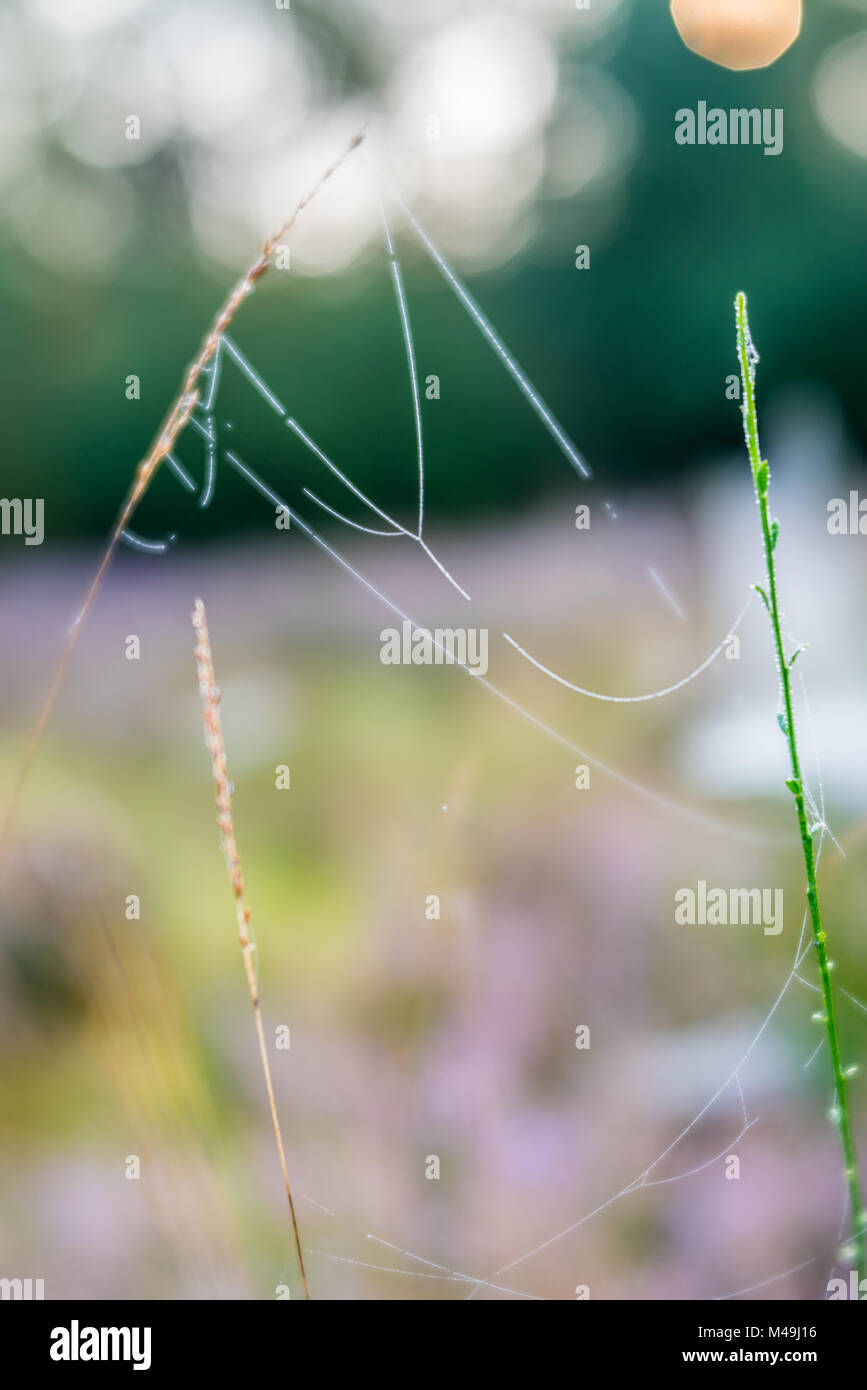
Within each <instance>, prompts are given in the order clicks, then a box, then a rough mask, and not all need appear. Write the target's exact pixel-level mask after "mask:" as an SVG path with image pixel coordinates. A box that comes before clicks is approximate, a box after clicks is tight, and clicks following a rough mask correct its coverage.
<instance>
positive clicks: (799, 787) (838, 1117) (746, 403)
mask: <svg viewBox="0 0 867 1390" xmlns="http://www.w3.org/2000/svg"><path fill="white" fill-rule="evenodd" d="M735 321H736V325H737V351H738V360H739V362H740V369H741V385H742V400H741V410H742V413H743V417H744V436H745V438H746V443H747V452H748V454H749V460H750V467H751V469H752V475H753V485H754V487H755V493H756V501H757V503H758V508H759V516H760V518H761V526H762V544H763V547H764V554H765V577H766V583H767V588H766V589H764V588H762V587H761V585H758V584H757V585H756V586H755V588H756V589H757V591H758V593H759V595H760V597H761V599H762V602H763V603H764V605H765V608H766V609H767V613H768V617H769V618H770V622H771V630H772V632H773V638H774V653H775V656H776V662H777V670H778V672H779V677H780V687H781V693H782V706H783V708H782V712H781V713H780V715H779V716H778V722H779V724H780V728H781V729H782V732H783V734H784V736H785V739H786V743H787V745H788V749H789V764H790V768H791V774H792V775H791V777H790V778H788V779H787V781H786V786H787V787H788V789H789V791H790V792H791V794H792V796H793V797H794V801H795V808H796V811H797V817H798V830H799V832H800V837H801V850H802V853H803V857H804V872H805V875H806V883H807V906H808V908H809V912H810V922H811V923H812V927H813V943H814V946H815V949H816V961H817V963H818V967H819V980H820V983H821V989H822V1000H823V1006H824V1007H823V1013H822V1022H824V1025H825V1032H826V1035H827V1038H828V1051H829V1053H830V1056H831V1067H832V1071H833V1075H834V1097H835V1101H834V1108H833V1119H834V1122H835V1124H836V1127H837V1133H838V1135H839V1138H840V1147H841V1149H842V1151H843V1165H844V1170H845V1177H846V1187H847V1191H848V1195H849V1205H850V1207H851V1215H852V1225H851V1231H852V1233H853V1234H852V1236H851V1238H850V1241H849V1242H848V1244H849V1247H850V1249H851V1250H852V1251H853V1252H854V1259H855V1265H856V1267H857V1270H858V1280H859V1283H860V1281H861V1280H862V1279H863V1278H864V1277H865V1251H864V1224H865V1221H864V1212H863V1208H862V1204H861V1185H860V1179H859V1175H858V1164H857V1159H856V1155H855V1141H854V1139H853V1137H852V1125H851V1121H850V1116H849V1097H848V1086H847V1076H848V1069H847V1068H845V1067H844V1066H843V1061H842V1058H841V1055H840V1037H839V1032H838V1029H837V1013H836V1008H835V1004H834V990H833V986H832V984H831V968H830V966H829V963H828V947H827V940H826V936H825V930H824V927H823V925H822V912H821V908H820V905H819V888H818V883H817V879H816V855H815V851H814V848H813V837H812V834H811V831H810V826H809V822H808V820H807V809H806V794H805V789H804V783H803V778H802V775H801V760H800V755H799V752H798V739H797V732H796V729H795V712H794V705H793V701H792V679H791V670H792V666H793V664H794V662H795V659H796V657H797V656H798V654H799V652H800V651H801V650H802V649H801V648H797V649H796V650H795V652H794V653H793V654H792V655H791V656H788V657H787V656H786V652H785V649H784V646H783V631H782V623H781V620H780V607H779V600H778V586H777V571H776V563H775V559H774V553H775V550H776V546H777V541H778V538H779V524H778V523H777V522H776V521H772V520H771V512H770V503H769V500H768V485H769V482H770V469H769V467H768V463H767V460H764V459H763V458H762V453H761V447H760V445H759V426H758V416H757V412H756V363H757V362H758V360H759V358H758V353H757V352H756V349H755V346H754V344H753V340H752V336H751V334H750V324H749V317H748V314H747V298H746V295H745V294H743V293H742V292H741V293H740V294H738V296H737V299H736V300H735Z"/></svg>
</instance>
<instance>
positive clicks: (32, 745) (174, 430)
mask: <svg viewBox="0 0 867 1390" xmlns="http://www.w3.org/2000/svg"><path fill="white" fill-rule="evenodd" d="M363 139H364V131H363V130H362V131H359V133H358V134H357V135H354V136H353V138H352V139H351V140H350V142H349V144H348V145H347V147H346V149H345V150H344V151H343V153H342V154H341V155H340V156H339V157H338V158H337V159H335V161H334V163H333V164H331V165H330V166H329V168H327V169H326V170H325V172H324V174H322V175H321V176H320V178H318V179H317V181H316V183H315V184H314V185H313V187H312V188H311V189H309V191H308V192H307V193H306V194H305V195H304V197H303V198H302V199H301V201H300V202H299V203H298V205H297V206H296V208H295V211H294V212H293V213H292V216H291V217H289V218H287V220H286V221H285V222H284V223H283V226H282V227H281V228H280V230H279V231H277V232H275V233H274V234H273V236H270V237H269V238H268V240H267V241H266V242H265V244H264V245H263V247H262V249H261V251H260V252H259V255H258V256H257V257H256V259H255V260H254V261H253V263H252V265H251V266H250V267H249V269H248V270H247V271H246V272H245V273H244V274H243V275H242V276H241V278H240V280H239V281H238V283H237V284H236V285H235V286H234V288H233V289H232V291H231V293H230V294H229V295H228V296H227V298H226V300H225V301H224V303H223V304H222V305H221V306H220V309H219V310H218V312H217V314H216V315H215V317H214V320H213V322H212V324H211V326H210V328H209V329H208V331H207V333H206V334H205V337H204V339H203V341H202V345H201V347H200V348H199V351H198V353H197V355H196V357H195V359H194V360H193V361H192V362H191V363H190V365H189V367H188V368H187V370H186V374H185V376H184V379H183V384H182V385H181V389H180V391H179V392H178V394H177V396H176V397H175V400H174V401H173V403H172V405H171V406H170V408H169V411H168V414H167V415H166V417H165V419H164V420H163V423H162V424H161V425H160V428H159V430H158V431H157V433H156V436H155V437H154V440H153V442H152V444H151V446H150V448H149V449H148V451H147V453H146V454H145V456H144V458H143V459H142V460H141V462H140V463H139V464H138V467H137V468H136V470H135V473H134V474H133V479H132V482H131V483H130V487H129V491H128V492H127V495H126V497H125V498H124V500H123V503H122V505H121V508H120V511H119V512H118V515H117V520H116V521H115V524H114V528H113V530H112V532H111V535H110V537H109V541H108V544H107V546H106V548H105V550H104V552H103V555H102V559H101V560H100V562H99V566H98V567H97V570H96V573H95V574H94V576H93V579H92V580H91V583H90V587H89V589H88V591H87V593H86V595H85V597H84V602H83V604H82V605H81V608H80V609H79V611H78V615H77V617H76V619H75V622H74V623H73V625H72V627H71V628H70V631H69V635H68V636H67V639H66V642H65V643H64V646H63V650H62V652H61V654H60V658H59V660H58V663H57V665H56V667H55V668H54V674H53V676H52V678H51V684H50V686H49V688H48V693H47V695H46V696H45V699H44V701H43V703H42V707H41V709H40V711H39V716H38V718H37V720H36V724H35V725H34V728H33V732H32V734H31V735H30V740H29V742H28V745H27V748H26V750H25V753H24V757H23V759H22V761H21V765H20V767H19V770H18V774H17V777H16V779H15V782H14V785H13V788H12V793H11V795H10V797H9V801H8V803H7V806H6V811H5V814H4V817H3V822H2V824H0V850H2V848H3V847H4V845H5V844H6V841H7V839H8V837H9V835H10V833H11V829H12V824H13V821H14V818H15V813H16V811H17V809H18V803H19V801H20V799H21V793H22V791H23V789H24V784H25V782H26V780H27V774H28V772H29V771H30V766H31V763H32V762H33V759H34V757H35V755H36V751H37V749H38V748H39V744H40V743H41V741H42V735H43V733H44V732H45V729H46V726H47V724H48V721H49V720H50V718H51V715H52V712H53V710H54V706H55V704H56V702H57V697H58V695H59V694H60V689H61V686H62V685H63V680H64V677H65V675H66V670H67V667H68V665H69V662H70V659H71V657H72V653H73V651H74V650H75V646H76V644H77V642H78V638H79V635H80V633H81V629H82V628H83V626H84V622H85V619H86V618H87V615H88V613H89V612H90V610H91V608H92V607H93V603H94V600H95V598H96V595H97V594H98V592H99V590H100V588H101V586H102V581H103V579H104V578H105V575H106V573H107V571H108V568H109V566H110V564H111V562H112V560H113V558H114V555H115V552H116V550H117V548H118V546H119V545H120V540H121V536H122V535H123V532H124V531H125V529H126V527H127V526H128V525H129V524H130V522H131V521H132V518H133V516H134V514H135V512H136V510H137V508H138V505H139V503H140V502H141V500H142V498H143V497H144V495H145V493H146V492H147V490H148V488H149V487H150V485H151V483H152V482H153V479H154V477H155V476H156V473H157V470H158V469H159V466H160V464H161V463H162V461H163V459H164V458H165V457H166V455H167V454H170V453H171V452H172V449H173V448H174V446H175V443H176V442H177V440H178V437H179V436H180V434H181V433H182V432H183V430H184V428H185V426H186V425H187V423H188V421H189V419H190V416H191V415H192V413H193V411H194V410H195V408H196V406H197V404H198V401H199V378H200V377H201V375H202V372H203V371H205V370H206V369H207V367H208V364H209V363H210V361H211V359H212V358H213V356H214V354H215V352H216V351H217V348H218V347H219V345H220V339H221V338H222V336H223V334H224V333H225V332H226V330H227V329H228V327H229V325H230V324H231V322H232V320H233V319H234V317H235V315H236V314H237V312H238V310H239V309H240V307H241V305H242V304H243V303H244V301H245V299H246V298H247V297H248V295H250V294H252V292H253V290H254V289H255V288H256V285H257V284H258V282H259V280H261V278H262V276H263V275H265V274H266V273H267V271H268V269H269V268H270V266H271V264H272V260H271V257H272V256H273V254H274V251H275V250H276V248H277V245H278V243H279V242H280V241H282V239H283V237H285V236H287V235H288V233H289V232H291V230H292V228H293V227H294V226H295V223H296V222H297V220H298V218H299V217H300V216H301V213H302V212H303V211H304V209H305V208H306V207H307V205H308V203H311V202H312V201H313V199H314V198H315V197H316V195H317V193H318V192H319V190H320V189H321V188H322V186H323V184H325V183H327V181H328V180H329V179H330V178H331V177H332V175H333V174H335V173H336V172H337V170H338V169H339V168H340V167H341V165H342V164H343V163H344V161H345V160H346V159H348V158H349V156H350V155H351V154H352V152H353V150H355V149H357V148H358V146H359V145H360V144H361V142H362V140H363Z"/></svg>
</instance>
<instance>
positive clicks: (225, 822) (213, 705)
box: [192, 598, 310, 1299]
mask: <svg viewBox="0 0 867 1390" xmlns="http://www.w3.org/2000/svg"><path fill="white" fill-rule="evenodd" d="M192 619H193V627H194V628H195V630H196V670H197V673H198V677H199V694H200V696H201V700H202V712H203V714H204V720H205V744H206V746H207V749H208V752H209V753H210V755H211V764H212V767H213V770H214V783H215V785H216V788H217V798H216V799H217V824H218V825H219V827H220V831H221V833H222V837H223V839H222V849H223V854H224V855H225V859H226V868H227V870H228V873H229V882H230V884H231V886H232V895H233V897H234V899H235V916H236V918H237V922H238V940H239V941H240V943H241V952H242V955H243V957H244V971H245V973H246V976H247V985H248V988H249V990H250V1001H251V1003H252V1005H253V1017H254V1019H255V1022H256V1037H257V1039H258V1043H259V1056H260V1057H261V1059H262V1072H263V1075H264V1077H265V1090H266V1091H267V1093H268V1105H269V1106H270V1109H271V1122H272V1124H273V1126H274V1138H275V1139H276V1141H277V1152H278V1154H279V1157H280V1169H281V1171H282V1173H283V1184H284V1186H285V1188H286V1197H287V1200H288V1202H289V1217H290V1221H291V1224H292V1235H293V1238H294V1241H295V1249H296V1251H297V1253H298V1267H299V1269H300V1271H301V1282H302V1283H303V1285H304V1297H305V1298H307V1299H309V1298H310V1288H309V1285H308V1283H307V1272H306V1270H305V1268H304V1251H303V1250H302V1248H301V1236H300V1234H299V1231H298V1221H297V1218H296V1216H295V1203H294V1202H293V1200H292V1188H291V1186H290V1184H289V1171H288V1168H287V1166H286V1151H285V1149H284V1147H283V1135H282V1133H281V1130H280V1119H279V1116H278V1114H277V1102H276V1099H275V1097H274V1086H273V1083H272V1081H271V1067H270V1064H269V1062H268V1049H267V1046H266V1044H265V1025H264V1023H263V1021H262V1008H261V1005H260V1003H259V984H258V981H257V978H256V967H255V964H254V961H253V952H254V951H255V949H256V947H255V945H254V944H253V942H252V941H251V940H250V932H249V925H250V909H249V908H248V907H247V905H246V903H245V901H244V876H243V874H242V872H241V861H240V858H239V855H238V843H237V840H236V838H235V823H234V818H233V816H232V787H231V783H230V781H229V775H228V771H227V765H226V745H225V741H224V739H223V722H222V719H221V718H220V689H219V686H218V685H217V681H216V677H215V675H214V659H213V656H212V653H211V641H210V637H209V636H208V621H207V615H206V613H205V605H204V603H203V602H202V600H201V599H200V598H197V599H196V601H195V608H194V611H193V614H192Z"/></svg>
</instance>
